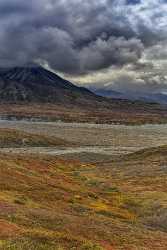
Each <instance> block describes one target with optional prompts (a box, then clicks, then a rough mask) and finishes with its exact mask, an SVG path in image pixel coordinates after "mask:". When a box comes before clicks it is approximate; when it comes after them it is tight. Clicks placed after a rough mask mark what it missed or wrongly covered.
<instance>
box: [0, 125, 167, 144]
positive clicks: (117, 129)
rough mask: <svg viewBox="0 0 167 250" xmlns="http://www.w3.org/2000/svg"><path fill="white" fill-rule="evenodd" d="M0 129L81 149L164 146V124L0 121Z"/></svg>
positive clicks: (165, 137) (166, 126) (166, 139)
mask: <svg viewBox="0 0 167 250" xmlns="http://www.w3.org/2000/svg"><path fill="white" fill-rule="evenodd" d="M0 128H14V129H18V130H21V131H26V132H31V133H34V134H41V135H47V136H55V137H58V138H62V139H65V140H68V141H70V142H74V143H77V144H78V146H79V147H83V146H88V147H89V146H100V147H102V146H104V147H109V146H111V147H114V148H120V147H121V148H122V147H123V148H129V147H131V148H135V149H141V148H149V147H155V146H160V145H164V144H167V125H142V126H124V125H105V124H87V123H63V122H30V121H5V120H3V121H2V120H1V121H0Z"/></svg>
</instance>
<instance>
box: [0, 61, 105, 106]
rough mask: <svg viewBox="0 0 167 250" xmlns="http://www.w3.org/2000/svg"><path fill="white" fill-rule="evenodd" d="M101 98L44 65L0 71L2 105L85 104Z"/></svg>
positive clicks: (0, 99)
mask: <svg viewBox="0 0 167 250" xmlns="http://www.w3.org/2000/svg"><path fill="white" fill-rule="evenodd" d="M99 99H100V98H99V97H98V96H96V95H95V94H94V93H92V92H91V91H89V90H87V89H86V88H83V87H77V86H75V85H74V84H72V83H71V82H69V81H67V80H64V79H63V78H61V77H59V76H58V75H56V74H55V73H53V72H50V71H48V70H46V69H45V68H43V67H41V66H24V67H13V68H1V69H0V102H1V103H2V102H4V103H10V102H11V103H20V102H37V103H38V102H42V103H43V102H45V103H47V102H48V103H66V104H68V103H72V104H74V103H81V104H86V103H89V102H90V101H93V100H94V101H99Z"/></svg>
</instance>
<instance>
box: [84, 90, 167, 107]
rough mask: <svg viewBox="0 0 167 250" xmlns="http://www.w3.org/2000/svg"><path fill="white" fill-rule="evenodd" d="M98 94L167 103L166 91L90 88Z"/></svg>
mask: <svg viewBox="0 0 167 250" xmlns="http://www.w3.org/2000/svg"><path fill="white" fill-rule="evenodd" d="M89 89H90V90H91V91H92V92H93V93H95V94H96V95H100V96H103V97H107V98H112V99H122V100H130V101H142V102H147V103H159V104H167V94H164V93H155V94H153V93H136V92H128V91H127V92H118V91H115V90H112V89H105V88H104V89H103V88H100V89H94V88H89Z"/></svg>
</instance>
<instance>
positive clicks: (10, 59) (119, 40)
mask: <svg viewBox="0 0 167 250" xmlns="http://www.w3.org/2000/svg"><path fill="white" fill-rule="evenodd" d="M29 62H37V63H40V64H43V65H45V66H47V67H48V68H50V69H52V70H53V71H55V72H57V73H59V74H60V75H62V76H64V77H66V78H67V79H69V80H70V81H72V82H74V83H76V84H79V85H84V86H93V87H94V88H105V89H113V90H117V91H130V92H135V93H136V92H148V93H157V92H165V93H166V92H167V0H28V1H27V0H0V66H1V67H3V66H5V67H6V66H20V65H23V64H26V63H29Z"/></svg>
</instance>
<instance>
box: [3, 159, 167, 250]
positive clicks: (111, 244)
mask: <svg viewBox="0 0 167 250" xmlns="http://www.w3.org/2000/svg"><path fill="white" fill-rule="evenodd" d="M154 156H155V155H154ZM155 157H156V156H155ZM161 157H162V158H161V161H159V156H158V158H154V159H152V160H151V158H150V159H149V160H147V159H144V158H143V157H142V158H138V160H136V158H134V157H129V156H126V157H125V158H124V159H123V158H122V159H120V158H119V159H117V160H116V159H115V160H114V161H113V162H108V163H103V164H102V163H99V165H98V164H97V165H94V164H93V165H92V164H81V163H79V162H77V161H65V160H61V159H58V158H55V157H47V156H45V157H39V156H38V157H36V156H34V157H32V156H29V155H27V156H25V155H24V157H23V156H14V155H2V154H1V156H0V159H1V160H0V249H5V250H6V249H15V250H18V249H19V250H20V249H23V250H28V249H30V248H31V250H50V249H51V250H52V249H53V250H55V249H56V250H57V249H59V250H60V249H61V250H62V249H64V250H70V249H71V250H74V249H78V250H102V249H103V250H105V249H106V250H119V249H124V250H125V249H126V250H134V249H135V250H141V249H145V250H149V249H155V250H163V249H164V250H165V249H166V248H167V228H166V226H165V225H166V224H165V223H166V222H165V211H166V209H167V206H166V205H167V204H166V200H167V197H166V184H165V182H166V176H165V168H160V166H161V164H162V163H163V164H164V165H165V163H166V161H167V158H166V156H164V154H162V155H161ZM155 159H157V160H158V161H157V162H155ZM101 168H103V171H101ZM151 169H153V171H154V174H155V173H156V176H155V178H156V179H155V180H154V178H153V176H152V174H153V172H152V171H150V170H151ZM155 201H156V202H155ZM157 201H158V202H157ZM157 206H158V207H157ZM159 220H160V221H159ZM162 220H163V223H161V221H162ZM78 225H80V226H79V227H78Z"/></svg>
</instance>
